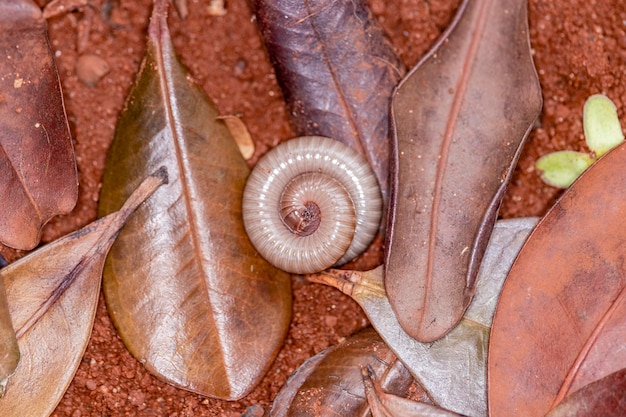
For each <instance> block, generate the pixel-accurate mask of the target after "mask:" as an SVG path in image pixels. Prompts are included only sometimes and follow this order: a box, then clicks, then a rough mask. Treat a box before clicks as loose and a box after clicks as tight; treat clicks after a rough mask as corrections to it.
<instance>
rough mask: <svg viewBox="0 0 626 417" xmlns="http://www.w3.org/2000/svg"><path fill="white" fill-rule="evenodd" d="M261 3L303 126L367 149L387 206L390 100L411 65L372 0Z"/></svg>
mask: <svg viewBox="0 0 626 417" xmlns="http://www.w3.org/2000/svg"><path fill="white" fill-rule="evenodd" d="M254 6H255V12H256V16H257V21H258V25H259V28H260V31H261V35H262V37H263V39H264V41H265V45H266V47H267V50H268V53H269V56H270V59H271V61H272V63H273V64H274V69H275V71H276V75H277V80H278V82H279V84H280V86H281V88H282V91H283V95H284V96H285V100H286V101H287V105H288V107H289V109H290V115H291V120H292V122H293V126H294V129H295V131H296V133H297V134H298V136H326V137H329V138H332V139H335V140H338V141H340V142H343V143H344V144H346V145H348V146H350V147H352V148H354V149H356V150H357V151H359V152H360V153H361V154H363V155H364V156H365V158H366V159H367V161H368V162H369V164H370V166H371V167H372V169H373V170H374V172H375V173H376V177H377V179H378V182H379V184H380V186H381V191H382V194H383V199H384V202H385V204H384V205H385V207H387V202H388V200H389V185H388V183H389V181H388V176H389V139H388V126H389V101H390V97H391V93H392V90H393V88H394V87H395V86H396V84H397V83H398V81H400V79H401V78H402V76H403V75H404V73H405V69H404V66H403V64H402V63H401V61H400V59H399V58H398V57H397V56H396V54H395V53H394V51H393V47H392V46H391V44H390V42H389V41H388V40H387V39H386V37H385V33H384V31H383V29H382V27H381V26H380V24H379V23H378V21H377V20H376V18H375V17H374V16H373V14H372V12H371V11H370V10H369V8H368V7H367V4H366V3H365V1H363V0H355V1H332V0H322V1H316V2H311V1H307V0H297V1H292V0H279V1H268V0H255V1H254ZM378 264H380V262H377V263H376V265H378ZM376 265H371V267H374V266H376Z"/></svg>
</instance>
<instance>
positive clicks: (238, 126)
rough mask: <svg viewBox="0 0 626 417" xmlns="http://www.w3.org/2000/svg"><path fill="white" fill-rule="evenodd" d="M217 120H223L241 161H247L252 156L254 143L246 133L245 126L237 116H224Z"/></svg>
mask: <svg viewBox="0 0 626 417" xmlns="http://www.w3.org/2000/svg"><path fill="white" fill-rule="evenodd" d="M218 119H220V120H223V121H224V123H226V126H228V130H230V134H231V135H232V136H233V139H234V140H235V142H236V143H237V146H238V147H239V152H241V155H242V156H243V159H245V160H248V159H250V158H252V155H254V142H253V141H252V136H250V132H249V131H248V127H247V126H246V124H245V123H244V122H243V121H242V120H241V119H240V118H239V117H237V116H231V115H225V116H219V117H218Z"/></svg>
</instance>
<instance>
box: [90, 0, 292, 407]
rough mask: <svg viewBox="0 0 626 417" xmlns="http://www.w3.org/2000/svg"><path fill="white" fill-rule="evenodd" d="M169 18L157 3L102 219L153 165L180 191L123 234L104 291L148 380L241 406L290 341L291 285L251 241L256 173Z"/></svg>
mask: <svg viewBox="0 0 626 417" xmlns="http://www.w3.org/2000/svg"><path fill="white" fill-rule="evenodd" d="M166 14H167V2H166V1H161V0H159V1H157V2H156V4H155V9H154V12H153V16H152V19H151V21H150V26H149V30H148V32H149V38H148V45H147V50H146V57H145V59H144V62H143V63H142V66H141V70H140V74H139V75H138V78H137V80H136V82H135V85H134V86H133V88H132V90H131V92H130V96H129V98H128V101H127V103H126V107H125V109H124V111H123V112H122V114H121V117H120V120H119V121H118V125H117V128H116V133H115V138H114V140H113V143H112V145H111V148H110V151H109V155H108V159H107V166H106V169H105V174H104V179H103V186H102V193H101V201H100V207H99V211H100V213H101V214H106V213H109V212H111V211H113V210H116V209H117V207H119V205H120V204H121V202H122V201H123V200H124V199H125V196H126V195H128V193H129V192H130V190H132V188H133V187H134V184H136V183H137V182H138V181H139V180H140V178H141V177H142V176H143V175H144V173H145V172H150V171H152V170H153V169H154V167H155V166H158V165H165V166H166V167H167V169H168V172H169V176H170V183H171V185H170V186H168V187H167V192H164V193H158V195H156V196H155V198H153V199H151V201H150V202H149V204H146V205H144V206H142V207H141V208H140V209H139V210H138V212H137V215H136V216H134V217H133V219H132V220H131V221H130V222H129V223H128V225H127V226H126V227H125V228H124V229H123V230H122V232H121V233H120V236H119V238H118V239H117V241H116V242H115V244H114V245H113V247H112V248H111V252H110V254H109V257H108V259H107V262H106V265H105V270H104V283H103V289H104V293H105V297H106V302H107V307H108V310H109V313H110V315H111V318H112V321H113V323H114V324H115V327H116V328H117V330H118V332H119V334H120V336H121V337H122V339H123V340H124V343H125V344H126V346H127V348H128V349H129V350H130V352H131V353H132V354H133V355H134V356H135V357H136V358H138V359H139V360H140V361H141V362H142V363H143V364H144V365H145V367H146V369H147V370H148V371H149V372H151V373H152V374H154V375H156V376H158V377H160V378H161V379H163V380H165V381H167V382H169V383H171V384H173V385H175V386H178V387H180V388H184V389H187V390H190V391H193V392H197V393H200V394H202V395H207V396H211V397H216V398H222V399H229V400H234V399H238V398H241V397H243V396H244V395H246V394H247V393H248V392H250V390H252V388H254V386H255V385H256V384H257V383H258V382H259V381H260V380H261V378H262V377H263V375H264V374H265V372H266V371H267V369H268V368H269V366H270V364H271V362H272V361H273V360H274V357H275V356H276V354H277V353H278V350H279V349H280V347H281V346H282V344H283V340H284V338H285V336H286V334H287V329H288V326H289V320H290V315H291V280H290V277H289V275H288V274H286V273H284V272H281V271H278V270H276V269H275V268H273V267H271V266H270V265H269V264H267V263H266V262H265V261H264V260H263V259H262V258H261V257H260V256H259V255H258V254H257V253H256V251H255V250H254V248H253V247H252V245H251V244H250V242H249V240H248V238H247V236H246V234H245V231H244V227H243V221H242V218H241V198H242V193H243V187H244V183H245V181H246V178H247V176H248V174H249V168H248V166H247V164H246V161H245V160H244V159H243V158H242V156H241V154H240V153H239V150H238V149H237V145H236V144H235V141H234V140H233V138H232V136H231V135H230V133H229V131H228V129H227V127H226V126H225V124H224V122H223V121H222V120H218V119H217V116H218V114H217V110H216V108H215V106H214V105H213V103H212V102H211V101H210V100H209V98H208V97H207V96H206V94H205V93H204V92H203V91H202V90H201V89H200V88H199V87H198V86H197V85H195V84H193V83H192V81H191V77H190V76H189V74H188V72H187V70H186V69H185V68H184V67H183V66H182V65H181V64H180V62H179V61H178V60H177V59H176V55H175V51H174V49H173V46H172V43H171V40H170V35H169V31H168V28H167V23H166ZM251 346H253V351H251V350H250V349H251Z"/></svg>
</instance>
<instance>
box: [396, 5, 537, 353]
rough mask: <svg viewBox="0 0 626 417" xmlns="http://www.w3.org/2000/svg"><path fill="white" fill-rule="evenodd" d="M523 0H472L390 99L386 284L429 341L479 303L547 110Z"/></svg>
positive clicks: (403, 320)
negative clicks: (506, 199)
mask: <svg viewBox="0 0 626 417" xmlns="http://www.w3.org/2000/svg"><path fill="white" fill-rule="evenodd" d="M526 9H527V5H526V1H525V0H501V1H495V0H472V1H464V2H463V4H462V5H461V7H460V10H459V11H458V13H457V16H456V17H455V18H454V21H453V23H452V24H451V26H450V28H449V29H448V30H447V31H446V32H445V33H444V35H443V36H442V37H441V38H440V40H439V41H438V43H437V44H436V46H435V47H434V48H433V49H432V50H431V51H430V52H429V54H427V55H426V57H425V58H423V59H422V61H421V62H420V63H418V65H417V66H416V67H415V68H414V69H413V70H412V71H411V72H410V73H409V75H407V77H406V78H405V79H404V80H403V81H402V82H401V83H400V85H399V86H398V88H397V90H396V91H395V93H394V95H393V97H392V121H393V130H394V132H395V135H394V140H395V152H394V158H395V161H394V163H393V164H392V178H393V183H394V186H392V190H394V192H393V193H392V200H391V208H390V211H391V219H390V228H392V229H393V232H392V233H391V234H389V235H390V239H389V242H388V245H387V248H388V249H387V259H386V261H385V265H386V271H385V287H386V289H387V293H388V295H389V301H390V302H391V305H392V306H393V309H394V311H395V312H396V315H397V317H398V320H399V321H400V324H401V325H402V327H403V328H404V329H405V330H406V332H407V333H409V334H410V335H411V336H413V337H414V338H416V339H418V340H420V341H423V342H430V341H433V340H437V339H438V338H440V337H442V336H443V335H444V334H445V333H446V332H448V331H449V330H450V329H452V328H453V327H454V326H455V325H456V323H458V321H459V320H460V319H461V317H462V316H463V311H465V309H466V308H467V306H468V305H469V304H470V301H471V299H472V296H473V294H474V289H475V285H476V275H477V273H478V268H479V266H480V261H481V258H482V256H483V253H484V250H485V247H486V245H487V241H488V240H489V236H490V234H491V229H492V228H493V225H494V223H495V221H496V218H497V212H498V209H499V207H500V202H501V200H502V197H503V195H504V190H505V188H506V184H507V182H508V180H509V177H510V175H511V173H512V170H513V168H514V167H515V164H516V162H517V159H518V156H519V152H520V149H521V146H522V144H523V143H524V140H525V138H526V136H527V135H528V133H529V132H530V129H531V127H532V125H533V123H534V121H535V119H536V118H537V116H538V114H539V111H540V110H541V89H540V86H539V82H538V79H537V74H536V72H535V68H534V66H533V63H532V59H531V54H530V45H529V40H528V22H527V10H526Z"/></svg>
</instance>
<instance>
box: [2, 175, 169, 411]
mask: <svg viewBox="0 0 626 417" xmlns="http://www.w3.org/2000/svg"><path fill="white" fill-rule="evenodd" d="M166 181H167V171H165V169H160V170H158V171H157V172H156V173H155V174H154V175H152V176H150V177H148V178H147V179H146V180H145V181H143V182H142V183H141V185H139V187H138V188H137V190H135V191H134V192H133V194H132V195H131V196H130V197H129V199H128V200H127V201H126V202H125V203H124V205H123V207H122V208H121V209H120V210H119V211H117V212H115V213H112V214H110V215H108V216H106V217H104V218H102V219H100V220H98V221H96V222H94V223H91V224H90V225H88V226H86V227H84V228H82V229H80V230H78V231H76V232H74V233H72V234H70V235H67V236H65V237H63V238H61V239H59V240H56V241H55V242H53V243H50V244H48V245H46V246H44V247H42V248H40V249H38V250H37V251H35V252H33V253H31V254H30V255H28V256H26V257H24V258H22V259H20V260H18V261H16V262H14V263H12V264H10V265H8V266H6V267H5V268H2V269H1V270H0V279H1V280H2V282H3V283H4V285H5V287H6V293H7V300H8V302H9V309H10V313H11V318H12V320H13V327H14V328H15V329H16V331H17V338H18V343H19V348H20V350H21V351H22V358H21V360H20V363H19V365H18V366H17V369H16V370H15V373H14V374H13V375H12V376H11V377H10V378H9V382H8V385H7V387H6V393H5V395H4V397H3V398H2V399H0V415H2V416H20V417H31V416H32V417H40V416H47V415H50V414H51V413H52V411H53V410H54V408H55V407H56V405H57V403H58V402H59V401H60V400H61V397H62V396H63V393H64V392H65V390H66V389H67V387H68V385H69V384H70V382H71V380H72V378H73V376H74V374H75V373H76V370H77V369H78V365H79V364H80V360H81V358H82V356H83V353H84V351H85V348H86V347H87V342H88V341H89V335H90V334H91V328H92V326H93V321H94V317H95V314H96V305H97V303H98V295H99V294H100V281H101V279H102V268H103V265H104V260H105V257H106V254H107V252H108V250H109V248H110V247H111V244H112V243H113V240H114V239H115V236H116V235H117V232H118V231H119V230H120V228H121V227H122V226H123V225H124V223H125V222H126V220H127V219H128V218H129V216H130V215H131V214H132V213H133V212H134V211H135V209H136V208H137V206H139V205H140V204H141V203H142V202H143V201H144V200H145V199H146V198H148V197H149V196H150V195H151V194H152V193H153V192H154V190H156V189H157V188H158V187H159V186H160V185H161V184H163V183H164V182H166Z"/></svg>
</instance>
